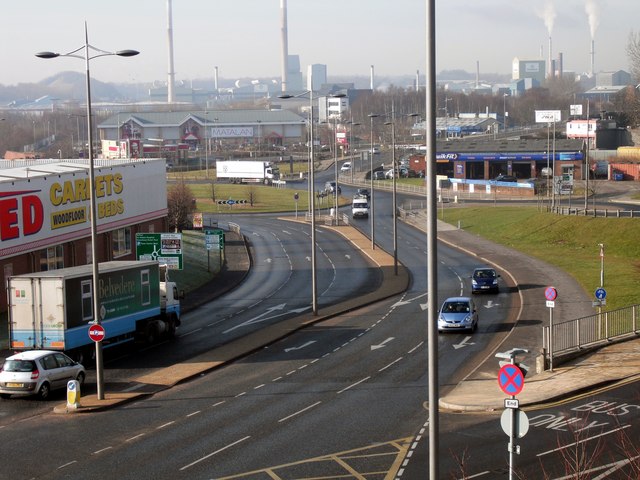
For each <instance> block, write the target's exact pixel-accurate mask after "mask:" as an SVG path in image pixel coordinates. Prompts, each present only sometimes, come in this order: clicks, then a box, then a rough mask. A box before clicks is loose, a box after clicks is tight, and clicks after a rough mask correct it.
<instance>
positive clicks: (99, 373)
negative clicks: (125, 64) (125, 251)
mask: <svg viewBox="0 0 640 480" xmlns="http://www.w3.org/2000/svg"><path fill="white" fill-rule="evenodd" d="M82 50H84V55H80V54H79V53H78V52H80V51H82ZM90 51H93V52H98V53H97V54H96V55H93V56H90V54H89V52H90ZM138 53H140V52H138V51H136V50H118V51H116V52H107V51H105V50H100V49H99V48H96V47H94V46H92V45H90V44H89V34H88V31H87V22H85V23H84V45H83V46H81V47H79V48H76V49H75V50H72V51H70V52H67V53H54V52H40V53H36V57H39V58H47V59H48V58H57V57H73V58H80V59H84V61H85V66H86V72H87V73H86V83H87V89H86V91H87V135H88V138H89V189H90V191H91V196H90V198H89V203H90V207H91V264H92V274H93V277H92V280H93V323H94V324H96V325H99V324H100V321H101V319H100V307H101V305H100V298H99V293H100V292H99V289H98V279H99V267H98V248H97V231H98V222H97V208H96V188H95V173H94V165H93V128H92V121H91V75H90V73H89V60H93V59H94V58H98V57H106V56H110V55H114V56H119V57H133V56H135V55H138ZM96 383H97V388H98V400H104V378H103V359H102V343H101V342H96Z"/></svg>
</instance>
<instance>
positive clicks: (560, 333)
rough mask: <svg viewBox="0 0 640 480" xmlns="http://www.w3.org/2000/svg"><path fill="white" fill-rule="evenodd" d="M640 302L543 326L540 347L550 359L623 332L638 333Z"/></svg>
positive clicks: (609, 338)
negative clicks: (541, 346)
mask: <svg viewBox="0 0 640 480" xmlns="http://www.w3.org/2000/svg"><path fill="white" fill-rule="evenodd" d="M639 315H640V305H631V306H630V307H623V308H619V309H616V310H610V311H607V312H601V313H596V314H594V315H589V316H588V317H582V318H576V319H574V320H568V321H565V322H558V323H554V324H553V325H552V326H547V327H543V347H544V349H545V352H546V353H547V355H548V356H549V357H550V360H552V359H553V358H554V357H556V356H563V355H567V354H570V353H574V352H579V351H581V350H584V349H587V348H594V347H599V346H602V345H604V344H607V343H609V342H611V341H613V340H619V339H622V338H623V337H626V336H631V335H640V320H639V318H638V316H639Z"/></svg>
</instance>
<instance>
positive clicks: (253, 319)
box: [222, 303, 311, 333]
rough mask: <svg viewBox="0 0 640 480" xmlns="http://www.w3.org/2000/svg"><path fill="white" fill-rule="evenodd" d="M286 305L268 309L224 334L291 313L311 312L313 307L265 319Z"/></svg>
mask: <svg viewBox="0 0 640 480" xmlns="http://www.w3.org/2000/svg"><path fill="white" fill-rule="evenodd" d="M285 305H286V303H281V304H280V305H276V306H275V307H271V308H268V309H267V311H266V312H264V313H262V314H260V315H258V316H257V317H253V318H251V319H249V320H247V321H246V322H243V323H240V324H239V325H236V326H234V327H231V328H229V329H227V330H225V331H224V332H222V333H229V332H231V331H233V330H235V329H236V328H240V327H246V326H247V325H251V324H254V323H258V322H266V321H267V320H272V319H274V318H278V317H282V316H285V315H289V314H290V313H302V312H305V311H307V310H309V309H310V308H311V306H308V307H301V308H294V309H293V310H287V311H286V312H283V313H279V314H277V315H272V316H270V317H264V315H268V314H270V313H271V312H273V311H276V310H282V309H283V308H284V306H285Z"/></svg>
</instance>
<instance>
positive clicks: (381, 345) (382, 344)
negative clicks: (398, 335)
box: [371, 337, 395, 350]
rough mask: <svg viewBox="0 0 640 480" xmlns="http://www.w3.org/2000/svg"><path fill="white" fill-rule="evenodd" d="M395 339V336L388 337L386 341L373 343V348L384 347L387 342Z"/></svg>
mask: <svg viewBox="0 0 640 480" xmlns="http://www.w3.org/2000/svg"><path fill="white" fill-rule="evenodd" d="M394 339H395V337H389V338H387V339H386V340H385V341H384V342H382V343H379V344H378V345H371V350H377V349H379V348H382V347H384V346H385V345H386V344H387V343H389V342H391V341H393V340H394Z"/></svg>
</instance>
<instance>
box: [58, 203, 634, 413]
mask: <svg viewBox="0 0 640 480" xmlns="http://www.w3.org/2000/svg"><path fill="white" fill-rule="evenodd" d="M407 221H408V222H409V223H413V224H414V225H415V226H416V227H417V228H423V227H424V226H425V225H426V224H427V222H426V219H425V218H424V216H422V215H414V216H410V217H409V218H408V219H407ZM318 228H331V229H333V230H335V231H337V232H338V233H340V234H341V235H343V236H344V237H345V239H346V240H348V241H350V242H352V243H353V244H354V245H356V246H357V247H358V248H359V249H360V250H361V252H362V254H363V255H364V256H365V257H366V258H368V259H369V261H370V262H371V264H372V265H374V266H378V267H379V268H380V269H381V272H382V280H381V282H380V285H379V287H378V289H377V290H376V291H374V292H372V293H370V294H368V295H364V296H361V297H359V298H355V299H350V300H348V301H345V302H342V303H339V304H336V305H333V306H330V307H326V308H322V309H320V310H319V311H318V315H316V316H314V315H312V314H311V313H309V314H304V315H300V316H297V317H295V318H291V319H289V320H286V321H283V322H280V323H278V324H276V325H273V326H269V327H267V328H264V329H262V330H260V331H258V332H255V333H252V334H250V335H247V336H245V337H242V338H240V339H238V340H235V341H233V342H231V343H229V344H227V345H223V346H221V347H218V348H216V349H215V350H212V351H210V352H206V353H203V354H201V355H199V356H197V357H195V358H190V359H189V360H188V361H186V362H184V363H179V364H176V365H172V366H170V367H167V368H163V369H158V370H155V371H152V372H151V373H147V374H145V375H143V376H140V377H138V378H135V379H133V380H131V381H130V383H129V384H128V385H127V387H126V388H125V389H122V387H121V386H120V387H119V388H121V389H120V390H119V391H116V390H115V388H113V387H114V386H111V385H110V384H109V381H108V370H107V371H106V372H105V378H106V383H105V390H104V391H105V394H104V398H103V399H100V400H99V399H98V398H97V395H96V394H89V395H86V396H83V397H82V398H81V400H80V404H79V406H77V407H73V408H70V407H69V406H67V405H66V404H62V405H57V406H56V407H55V408H54V412H56V413H76V412H80V413H81V412H94V411H100V410H104V409H108V408H112V407H115V406H118V405H121V404H123V403H126V402H130V401H133V400H136V399H139V398H142V397H144V396H149V395H153V394H154V393H157V392H159V391H162V390H165V389H167V388H171V387H172V386H174V385H176V384H178V383H180V382H182V381H185V380H188V379H190V378H194V377H197V376H198V375H201V374H203V373H206V372H209V371H211V370H214V369H216V368H219V367H221V366H223V365H225V364H228V363H229V362H232V361H234V360H237V359H239V358H242V357H244V356H246V355H248V354H250V353H252V352H254V351H257V350H258V349H261V348H263V347H264V346H266V345H269V344H272V343H274V342H276V341H278V340H280V339H282V338H284V337H286V336H288V335H290V334H292V333H293V332H295V331H297V330H299V329H302V328H305V327H306V326H308V325H310V324H313V323H316V322H320V321H322V320H324V319H327V318H330V317H332V316H336V315H339V314H342V313H346V312H348V311H351V310H354V309H357V308H360V307H363V306H365V305H368V304H371V303H374V302H377V301H379V300H382V299H385V298H389V297H392V296H395V295H397V294H399V293H401V292H403V291H405V290H406V289H407V287H408V285H409V280H410V279H409V274H408V271H407V270H406V269H405V267H404V266H402V265H399V268H398V274H397V275H394V268H393V257H392V256H391V255H389V254H387V253H386V252H384V251H383V250H381V249H380V248H376V249H372V248H371V241H370V239H369V238H368V237H365V236H364V235H363V234H362V233H360V232H359V231H358V230H356V229H355V228H353V227H350V226H330V227H328V226H320V225H318ZM438 239H439V240H440V241H441V242H444V243H445V244H448V245H450V246H452V247H455V248H458V249H461V250H462V251H464V252H465V253H467V254H470V255H473V256H476V257H477V258H478V263H479V264H490V265H493V266H495V268H497V269H498V270H499V271H500V272H501V273H502V280H503V281H504V283H505V284H506V285H507V287H508V288H509V289H510V290H511V291H512V292H514V293H515V295H516V297H515V298H516V301H515V302H513V303H514V304H515V306H514V307H513V308H512V309H511V311H510V312H509V315H508V319H507V321H506V324H505V325H504V329H503V331H502V332H500V334H499V335H495V337H496V338H497V337H500V342H499V343H496V342H495V341H494V342H493V343H492V342H490V351H487V352H486V353H485V354H483V355H485V356H484V357H482V358H479V359H478V361H477V364H478V366H477V367H476V369H475V370H474V371H473V372H471V373H470V374H469V375H467V376H466V377H465V378H463V379H461V380H460V381H458V382H457V383H455V384H444V385H441V386H440V395H441V396H440V402H439V403H440V408H441V409H443V410H449V411H465V412H472V411H475V412H484V411H489V412H490V411H495V410H501V409H503V408H504V399H505V398H507V397H508V396H507V395H506V394H505V393H503V392H502V391H501V390H500V388H499V385H498V381H497V376H498V370H499V365H498V359H497V358H495V353H497V352H505V351H508V350H510V349H512V348H521V349H525V350H528V352H529V353H527V354H525V355H523V356H522V357H519V358H518V360H521V361H522V362H523V363H526V364H528V365H529V366H530V370H529V373H528V374H527V376H526V380H525V386H524V388H523V390H522V392H521V393H520V394H518V400H519V402H520V408H527V407H534V406H541V405H545V404H549V403H552V402H556V401H559V400H561V399H563V398H567V397H570V396H572V395H575V394H578V393H581V392H585V391H592V390H594V389H597V388H599V387H603V386H608V385H612V384H614V383H616V382H626V381H632V380H636V379H638V378H640V335H634V336H631V337H630V338H628V339H626V340H625V341H619V342H615V343H611V344H607V345H605V346H602V347H600V348H598V349H596V350H592V351H585V352H584V354H583V355H581V356H579V357H577V358H574V359H572V360H568V361H566V362H564V363H561V364H559V362H556V364H555V365H554V368H553V371H550V370H544V368H542V367H541V359H542V357H541V356H540V349H541V346H542V328H541V326H542V325H543V322H544V319H546V318H548V316H549V313H548V308H547V307H546V302H545V298H544V289H545V287H546V286H548V285H554V286H555V287H556V289H557V290H558V292H560V295H559V297H558V299H557V300H556V308H555V309H554V319H556V320H558V321H562V320H565V319H566V320H569V319H574V318H579V317H582V316H586V315H591V314H593V313H594V311H593V307H592V303H591V299H590V298H589V296H588V295H587V293H586V292H584V290H582V288H581V287H580V286H579V285H578V284H577V283H576V282H575V280H573V278H572V277H571V276H569V275H568V274H566V273H565V272H563V271H561V270H559V269H556V268H555V267H552V266H550V265H548V264H546V263H544V262H542V261H540V260H537V259H533V258H531V257H528V256H526V255H524V254H522V253H520V252H517V251H515V250H511V249H509V248H506V247H504V246H502V245H496V244H493V243H491V242H489V241H487V240H485V239H483V238H481V237H478V236H475V235H473V234H470V233H469V232H466V231H464V230H463V229H458V228H455V227H453V226H451V225H448V224H446V223H444V222H440V221H438ZM229 240H230V241H228V242H227V243H226V246H225V254H226V263H225V266H224V269H223V272H222V274H221V275H220V276H219V277H218V278H217V279H216V280H215V281H214V283H212V284H210V285H207V286H205V287H203V288H202V289H201V290H199V291H198V292H195V294H194V295H189V297H191V299H190V300H188V301H187V303H186V304H185V305H184V309H185V310H189V309H193V308H197V306H198V305H200V304H202V303H204V302H207V301H210V300H212V299H213V298H215V297H216V296H218V295H221V294H222V293H224V292H225V291H227V290H229V289H231V288H233V287H234V286H235V285H237V284H238V283H239V282H241V281H242V279H243V278H244V276H245V275H246V273H247V272H248V269H249V268H250V265H251V258H250V249H249V248H248V246H247V245H246V243H245V242H246V240H245V239H244V238H242V237H241V236H238V237H237V238H233V237H230V239H229ZM481 331H482V329H480V330H479V331H478V332H476V333H475V335H478V334H479V333H480V332H481ZM536 367H537V368H536Z"/></svg>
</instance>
